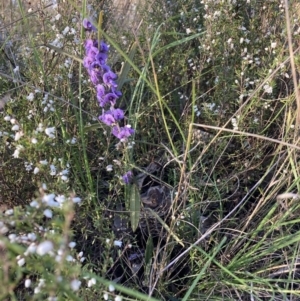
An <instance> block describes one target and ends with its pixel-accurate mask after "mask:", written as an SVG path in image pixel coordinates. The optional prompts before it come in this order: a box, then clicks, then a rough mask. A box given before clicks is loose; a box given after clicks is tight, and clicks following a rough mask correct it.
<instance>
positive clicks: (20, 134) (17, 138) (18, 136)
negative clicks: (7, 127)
mask: <svg viewBox="0 0 300 301" xmlns="http://www.w3.org/2000/svg"><path fill="white" fill-rule="evenodd" d="M22 136H24V133H23V132H22V131H20V132H16V134H15V141H18V140H19V139H20V138H21V137H22Z"/></svg>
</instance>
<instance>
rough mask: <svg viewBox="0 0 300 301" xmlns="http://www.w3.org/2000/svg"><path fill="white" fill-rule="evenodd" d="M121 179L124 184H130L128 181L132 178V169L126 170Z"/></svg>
mask: <svg viewBox="0 0 300 301" xmlns="http://www.w3.org/2000/svg"><path fill="white" fill-rule="evenodd" d="M122 179H123V181H124V183H125V184H126V185H128V184H130V182H131V181H132V179H133V173H132V171H127V172H126V173H125V174H124V175H123V176H122Z"/></svg>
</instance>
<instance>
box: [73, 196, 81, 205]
mask: <svg viewBox="0 0 300 301" xmlns="http://www.w3.org/2000/svg"><path fill="white" fill-rule="evenodd" d="M72 201H73V203H75V204H76V203H80V202H81V198H79V197H75V198H72Z"/></svg>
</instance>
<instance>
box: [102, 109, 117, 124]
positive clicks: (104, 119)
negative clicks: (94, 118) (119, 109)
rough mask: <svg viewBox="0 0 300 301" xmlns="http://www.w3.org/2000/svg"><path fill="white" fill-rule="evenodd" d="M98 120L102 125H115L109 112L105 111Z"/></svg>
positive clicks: (114, 120)
mask: <svg viewBox="0 0 300 301" xmlns="http://www.w3.org/2000/svg"><path fill="white" fill-rule="evenodd" d="M99 120H101V121H102V122H103V123H104V124H106V125H108V126H111V125H113V124H115V123H116V119H115V118H114V116H113V114H112V112H111V111H107V112H105V113H103V114H102V115H101V116H99Z"/></svg>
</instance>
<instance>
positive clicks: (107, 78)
mask: <svg viewBox="0 0 300 301" xmlns="http://www.w3.org/2000/svg"><path fill="white" fill-rule="evenodd" d="M116 79H117V75H116V74H115V73H113V72H112V71H108V72H106V73H104V74H103V82H104V83H105V84H106V85H108V86H109V87H114V88H116V87H117V86H118V85H117V84H116V82H115V80H116Z"/></svg>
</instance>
